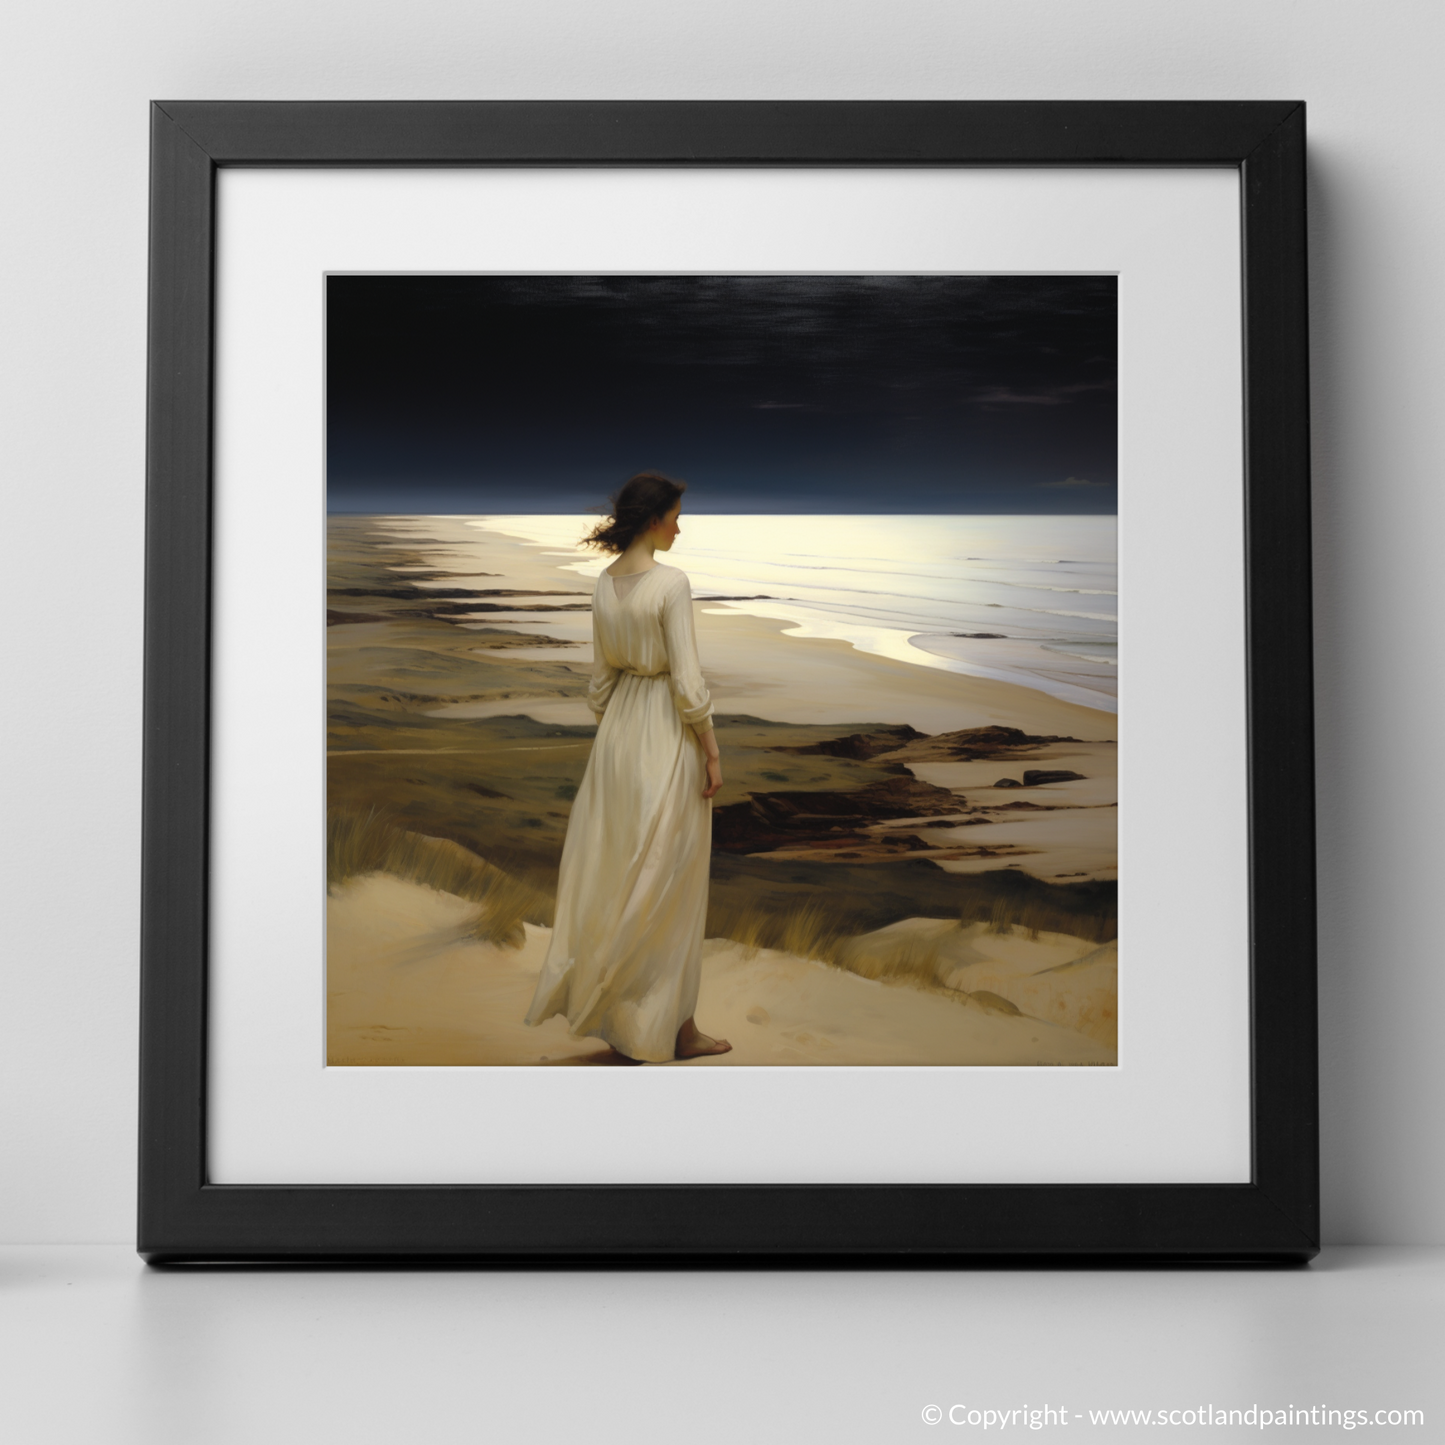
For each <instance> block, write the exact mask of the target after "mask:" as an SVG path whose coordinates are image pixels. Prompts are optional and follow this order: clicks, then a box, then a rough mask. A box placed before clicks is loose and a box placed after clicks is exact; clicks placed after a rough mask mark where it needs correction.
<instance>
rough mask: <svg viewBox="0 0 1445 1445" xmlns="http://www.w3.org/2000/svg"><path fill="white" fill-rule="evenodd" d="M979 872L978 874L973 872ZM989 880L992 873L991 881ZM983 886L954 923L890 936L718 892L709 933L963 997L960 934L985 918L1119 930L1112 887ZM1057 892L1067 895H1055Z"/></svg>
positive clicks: (1087, 932)
mask: <svg viewBox="0 0 1445 1445" xmlns="http://www.w3.org/2000/svg"><path fill="white" fill-rule="evenodd" d="M975 877H978V875H975ZM984 880H990V881H987V882H985V881H984ZM979 882H980V883H981V884H982V886H979V887H977V890H976V891H972V892H969V893H968V894H966V895H965V897H964V899H963V902H962V904H961V906H960V908H959V912H958V914H957V917H956V920H955V921H954V922H953V925H952V926H951V927H944V928H941V929H939V930H938V931H936V932H934V933H932V934H928V933H917V932H907V931H904V932H900V933H899V934H898V935H897V936H896V937H895V938H890V939H888V940H887V941H886V942H884V941H883V940H880V939H877V938H871V939H870V938H868V937H867V935H868V934H870V933H872V932H873V931H874V930H873V928H872V927H871V926H870V925H869V924H867V923H865V922H864V920H863V919H861V918H850V917H849V916H848V915H847V914H846V913H844V912H842V911H841V910H839V909H838V908H837V907H830V906H828V905H827V904H825V903H823V902H821V901H817V900H809V901H805V902H802V903H799V904H796V905H794V906H792V907H790V908H777V907H769V906H768V902H767V901H764V900H746V899H744V900H741V901H737V900H727V901H724V900H720V899H714V901H713V906H712V907H711V908H710V909H709V912H708V923H707V933H708V937H709V938H727V939H731V940H732V941H733V942H735V943H740V944H742V945H743V947H744V948H746V949H748V950H750V951H756V950H759V949H777V950H779V951H781V952H784V953H791V954H794V955H796V956H797V957H799V958H810V959H815V960H816V961H818V962H819V963H825V964H828V965H830V966H831V967H833V968H841V969H846V970H847V971H848V972H849V973H856V974H857V975H858V976H859V977H860V978H867V979H872V980H874V981H876V982H880V983H888V984H899V985H906V986H908V987H910V988H917V989H923V990H925V991H927V992H930V993H940V994H945V995H947V996H949V997H951V998H955V999H958V1000H960V1001H968V1000H969V999H970V997H972V996H971V995H969V994H968V993H966V992H964V991H961V990H959V989H956V988H951V987H949V985H948V983H947V982H946V980H947V979H949V978H950V977H952V975H953V974H954V972H955V970H956V967H957V960H956V957H955V950H954V945H955V944H956V943H957V941H958V935H959V933H960V932H961V931H962V930H964V929H966V928H970V927H972V926H973V925H975V924H979V923H983V924H986V925H987V926H988V929H989V931H990V932H992V933H1001V934H1008V933H1012V932H1014V931H1015V929H1017V930H1018V931H1019V932H1021V933H1023V934H1025V935H1026V936H1027V937H1028V938H1029V939H1031V940H1036V939H1037V938H1038V937H1039V935H1040V934H1042V933H1062V934H1068V935H1070V936H1071V937H1074V938H1079V939H1082V940H1084V941H1085V942H1089V943H1104V942H1108V941H1109V940H1111V939H1113V938H1114V937H1115V936H1116V935H1117V933H1118V928H1117V926H1116V917H1115V909H1114V904H1113V892H1112V889H1111V888H1110V889H1099V890H1092V891H1089V892H1088V893H1087V896H1085V895H1084V893H1083V892H1082V891H1079V890H1076V891H1074V892H1069V891H1066V890H1059V889H1057V888H1053V889H1051V888H1050V886H1049V885H1039V884H1038V882H1037V880H1034V879H1020V878H1019V877H1018V875H1016V874H1012V873H1001V874H994V875H982V877H981V878H980V879H979ZM1054 893H1059V894H1061V895H1062V896H1061V897H1053V896H1051V895H1052V894H1054ZM975 1001H976V1002H979V1003H982V1004H983V1005H984V1006H985V1007H989V1006H994V1007H997V1008H998V1009H999V1010H1000V1011H1002V1012H1017V1010H1016V1009H1015V1008H1014V1007H1013V1005H1012V1004H1010V1003H1008V1001H1007V1000H1004V999H998V998H996V997H995V996H994V995H992V994H987V995H980V996H979V997H978V998H977V999H976V1000H975Z"/></svg>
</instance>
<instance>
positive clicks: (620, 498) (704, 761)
mask: <svg viewBox="0 0 1445 1445" xmlns="http://www.w3.org/2000/svg"><path fill="white" fill-rule="evenodd" d="M685 490H686V487H685V485H684V484H683V483H681V482H674V481H671V480H670V479H669V478H667V477H663V476H659V475H657V474H656V473H653V472H642V473H640V474H639V475H637V476H635V477H633V478H632V479H631V481H629V482H628V483H627V484H626V486H624V487H623V488H622V490H621V491H620V492H619V493H618V494H617V496H616V497H614V498H613V506H612V516H611V517H610V518H609V519H608V520H607V521H605V522H603V523H601V524H599V525H598V526H597V527H596V528H595V529H594V530H593V531H592V533H591V534H590V535H589V536H588V537H587V538H586V545H588V546H594V547H600V548H602V549H603V550H604V551H607V552H613V553H616V554H617V560H616V561H615V562H613V564H612V565H611V566H610V567H608V568H607V569H606V570H605V571H604V572H603V573H602V575H601V576H600V577H599V578H598V579H597V587H596V590H595V591H594V592H593V594H592V647H593V655H594V661H593V667H592V686H591V689H590V690H589V692H588V696H587V701H588V704H589V706H590V707H591V709H592V711H593V713H595V714H596V716H597V720H598V727H597V741H596V742H595V743H594V744H593V747H592V755H591V757H590V758H589V759H588V760H587V771H586V772H585V773H584V774H583V776H582V786H581V787H580V788H579V789H578V791H577V798H576V801H575V802H574V803H573V805H572V816H571V818H570V819H569V820H568V824H567V841H566V843H565V844H564V845H563V847H562V871H561V876H560V878H559V880H558V886H557V920H556V924H555V926H554V927H553V930H552V943H551V946H550V947H549V948H548V950H547V959H546V962H545V963H544V964H543V965H542V976H541V978H540V979H539V980H538V982H537V992H536V994H535V995H534V997H533V999H532V1007H531V1008H530V1009H529V1010H528V1012H527V1022H528V1023H529V1024H540V1023H542V1022H543V1021H544V1020H546V1019H549V1018H551V1017H552V1015H553V1014H565V1015H566V1018H567V1022H568V1024H569V1025H571V1028H572V1032H573V1033H574V1034H577V1035H579V1036H581V1037H584V1038H588V1037H595V1038H601V1039H605V1040H606V1041H607V1042H608V1043H609V1044H611V1045H612V1047H613V1048H614V1049H616V1050H617V1052H618V1053H619V1054H622V1055H624V1056H626V1057H627V1058H629V1059H636V1060H648V1061H650V1062H654V1063H661V1062H663V1061H665V1060H668V1059H691V1058H696V1057H698V1056H699V1055H701V1054H725V1053H727V1052H728V1051H729V1049H730V1048H731V1047H732V1045H731V1044H729V1043H728V1041H727V1040H726V1039H711V1038H709V1037H708V1036H707V1035H706V1034H704V1033H701V1032H700V1031H699V1030H698V1027H697V1024H696V1023H695V1022H694V1020H693V1017H692V1014H693V1009H694V1008H695V1006H696V1004H697V989H698V978H699V975H700V973H701V969H702V935H703V924H704V922H705V920H706V917H707V882H708V864H709V862H710V858H711V851H712V804H711V799H712V798H713V796H714V795H715V794H716V793H717V791H718V789H719V788H721V787H722V763H721V759H720V757H719V754H718V745H717V737H716V735H715V734H714V732H713V727H712V701H711V699H710V697H709V696H708V690H707V688H706V686H705V685H704V683H703V679H702V669H701V667H700V666H699V665H698V660H697V642H696V640H695V638H694V635H693V623H692V589H691V588H690V587H689V586H688V581H687V576H686V574H684V573H682V572H679V571H678V570H677V568H675V567H666V566H664V565H663V564H662V563H661V562H659V561H657V558H656V556H655V554H656V553H658V552H666V551H668V550H670V549H671V547H672V544H673V542H674V541H676V540H677V537H678V534H679V532H680V531H681V528H680V527H679V526H678V524H677V518H678V514H679V512H680V511H681V510H682V494H683V492H684V491H685Z"/></svg>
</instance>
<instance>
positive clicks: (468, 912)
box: [327, 874, 1115, 1068]
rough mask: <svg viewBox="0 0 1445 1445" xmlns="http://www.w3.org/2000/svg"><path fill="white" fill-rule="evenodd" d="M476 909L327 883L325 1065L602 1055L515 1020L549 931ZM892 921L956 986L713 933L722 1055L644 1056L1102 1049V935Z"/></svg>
mask: <svg viewBox="0 0 1445 1445" xmlns="http://www.w3.org/2000/svg"><path fill="white" fill-rule="evenodd" d="M475 914H476V908H475V905H473V904H469V903H467V902H465V901H463V900H462V899H459V898H455V897H453V896H451V895H450V894H445V893H438V892H436V891H435V890H433V889H430V888H424V887H422V886H420V885H418V884H414V883H405V882H402V881H401V880H399V879H396V878H391V877H389V876H387V875H385V874H371V875H369V876H367V877H365V878H359V879H355V880H353V881H352V882H350V883H348V884H346V885H345V886H344V887H342V888H339V889H337V890H335V892H334V894H333V896H332V897H331V898H329V899H328V902H327V949H328V964H327V982H328V1005H327V1007H328V1037H329V1040H330V1044H329V1062H330V1063H331V1064H333V1065H397V1064H413V1065H414V1064H444V1065H445V1064H450V1065H495V1064H568V1063H583V1062H592V1061H596V1062H608V1061H613V1062H615V1061H616V1058H615V1056H614V1055H611V1051H610V1050H608V1049H607V1048H606V1047H605V1045H603V1044H602V1043H601V1042H600V1041H599V1040H596V1039H574V1038H572V1037H571V1036H570V1035H569V1034H568V1032H567V1030H566V1026H565V1023H564V1022H563V1020H561V1019H551V1020H549V1021H548V1022H547V1023H546V1024H545V1025H543V1026H542V1027H541V1028H536V1029H531V1028H527V1027H526V1026H525V1025H524V1024H523V1023H522V1022H521V1019H522V1016H523V1014H524V1013H525V1012H526V1008H527V1004H528V1003H529V1001H530V999H531V996H532V990H533V987H534V985H535V983H536V978H537V974H538V972H539V970H540V968H541V964H542V958H543V956H544V954H545V952H546V947H547V941H548V937H549V934H548V930H546V929H541V928H535V927H532V926H531V925H528V927H527V930H526V943H525V944H524V946H523V947H521V948H519V949H503V948H496V947H493V946H492V945H489V944H482V943H477V942H474V941H471V940H469V939H467V937H466V936H465V935H466V930H467V926H468V924H469V923H470V921H471V919H472V918H474V917H475ZM900 930H904V931H911V932H912V933H913V934H915V935H917V936H918V937H919V938H920V939H921V940H923V941H924V942H925V943H926V944H929V945H932V946H934V947H935V949H936V951H937V952H938V953H939V955H940V958H941V959H942V960H943V963H944V964H945V965H946V967H947V971H948V975H949V979H950V981H951V982H952V985H953V987H954V988H955V989H962V990H967V993H968V994H969V995H970V997H965V996H964V995H963V994H962V993H960V994H959V995H958V996H956V997H950V996H946V995H944V994H941V993H938V992H926V991H924V990H922V989H918V988H913V987H909V986H906V985H892V984H888V983H884V982H877V981H873V980H870V979H867V978H864V977H860V976H859V975H858V974H855V973H850V972H847V971H845V970H843V969H838V968H833V967H829V966H828V965H825V964H822V963H817V962H815V961H812V960H809V959H803V958H798V957H796V956H794V955H792V954H786V953H781V952H778V951H775V950H766V949H765V950H757V951H752V950H747V949H744V948H743V947H741V946H740V945H738V944H735V943H731V942H729V941H727V940H721V939H719V940H713V941H710V942H709V944H708V945H707V948H706V950H705V955H704V962H703V980H702V991H701V995H700V998H699V1002H698V1010H697V1017H698V1021H699V1023H700V1025H701V1026H702V1027H704V1028H705V1029H707V1030H708V1031H709V1032H711V1033H714V1034H720V1035H722V1036H724V1037H726V1038H728V1039H729V1040H731V1042H732V1044H733V1052H732V1053H730V1054H726V1055H722V1056H719V1057H716V1058H707V1059H695V1060H690V1061H688V1062H687V1063H685V1064H670V1065H661V1066H652V1065H649V1067H668V1068H700V1067H724V1068H726V1067H737V1066H740V1065H741V1066H746V1065H750V1064H752V1065H758V1064H770V1065H779V1064H781V1065H788V1064H813V1065H816V1064H851V1065H864V1064H893V1065H899V1064H954V1065H966V1064H973V1065H978V1064H1111V1063H1113V1062H1114V1061H1115V1054H1114V1047H1113V1039H1112V1036H1111V1035H1110V1034H1109V1029H1108V1027H1107V1025H1108V1024H1111V1023H1112V1014H1111V1013H1110V1012H1109V1009H1108V1007H1107V1005H1106V1002H1105V1000H1104V994H1105V992H1106V988H1107V984H1108V982H1109V980H1110V979H1111V977H1112V975H1111V973H1110V970H1111V969H1112V966H1113V965H1112V952H1111V951H1110V950H1109V949H1097V950H1096V949H1094V948H1092V946H1091V945H1089V944H1086V943H1084V942H1083V941H1082V940H1079V939H1070V938H1067V937H1066V936H1065V935H1060V934H1045V935H1041V936H1040V938H1039V939H1038V940H1036V941H1032V942H1031V941H1030V940H1028V939H1027V938H1026V937H1024V936H1022V935H1021V934H1011V935H1001V934H988V933H987V932H986V931H985V930H984V929H982V927H981V926H975V927H974V928H971V929H959V928H958V927H957V926H956V925H954V924H950V923H947V922H946V921H942V920H932V919H909V920H905V922H904V923H902V924H895V925H893V926H892V929H891V930H888V929H884V930H880V931H879V934H878V935H870V936H869V937H870V938H875V939H881V935H883V934H888V933H890V932H891V933H893V934H895V935H896V934H897V933H898V932H899V931H900ZM891 941H893V940H881V942H880V946H883V945H884V944H886V943H888V942H891ZM1046 970H1052V971H1051V972H1046ZM1111 1002H1112V995H1110V996H1109V1003H1111ZM1011 1009H1017V1010H1019V1012H1017V1013H1014V1012H1011V1011H1010V1010H1011ZM1106 1013H1108V1014H1109V1017H1108V1018H1107V1019H1106V1018H1105V1014H1106Z"/></svg>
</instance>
